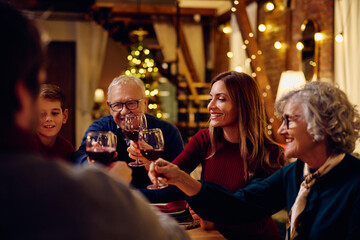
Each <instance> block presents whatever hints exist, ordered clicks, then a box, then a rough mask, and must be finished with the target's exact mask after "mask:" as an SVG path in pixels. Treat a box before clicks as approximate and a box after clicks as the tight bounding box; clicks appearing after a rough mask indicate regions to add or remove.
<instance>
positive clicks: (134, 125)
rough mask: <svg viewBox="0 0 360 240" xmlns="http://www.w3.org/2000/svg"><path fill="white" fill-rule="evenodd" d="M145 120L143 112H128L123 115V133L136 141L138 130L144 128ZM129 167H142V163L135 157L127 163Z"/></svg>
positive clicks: (145, 125)
mask: <svg viewBox="0 0 360 240" xmlns="http://www.w3.org/2000/svg"><path fill="white" fill-rule="evenodd" d="M146 127H147V122H146V116H145V114H144V113H136V114H135V113H130V114H126V115H125V123H124V134H125V135H126V136H127V137H128V138H129V139H130V140H132V141H134V142H138V136H139V131H141V130H143V129H146ZM128 165H129V166H130V167H142V166H144V164H143V163H142V162H141V161H140V160H139V159H136V161H135V162H130V163H129V164H128Z"/></svg>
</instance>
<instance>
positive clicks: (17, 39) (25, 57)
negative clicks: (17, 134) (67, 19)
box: [0, 1, 45, 129]
mask: <svg viewBox="0 0 360 240" xmlns="http://www.w3.org/2000/svg"><path fill="white" fill-rule="evenodd" d="M0 32H1V37H0V53H1V54H0V81H1V87H0V102H2V103H4V104H3V105H2V111H3V112H4V113H6V114H3V116H2V117H1V120H0V127H1V129H4V128H8V127H9V126H13V124H14V121H13V120H14V114H15V112H16V111H17V110H18V109H19V107H20V105H19V102H18V98H17V96H16V92H15V86H16V85H17V83H18V82H23V83H24V84H25V86H26V87H27V89H28V90H29V91H30V92H31V94H32V96H33V97H34V99H35V98H37V96H38V93H39V72H40V70H41V69H42V68H43V67H44V60H45V50H44V46H43V45H42V42H41V38H40V34H39V32H38V30H37V29H36V27H35V25H34V23H33V22H32V21H30V20H28V19H27V18H26V17H24V16H23V15H22V14H21V13H20V12H19V11H17V10H16V9H14V8H12V7H10V6H9V5H8V4H6V3H4V2H3V1H0Z"/></svg>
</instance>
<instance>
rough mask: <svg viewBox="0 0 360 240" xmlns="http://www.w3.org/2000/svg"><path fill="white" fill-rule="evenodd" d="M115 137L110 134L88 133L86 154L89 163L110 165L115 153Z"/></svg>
mask: <svg viewBox="0 0 360 240" xmlns="http://www.w3.org/2000/svg"><path fill="white" fill-rule="evenodd" d="M116 140H117V139H116V135H115V134H113V133H112V132H89V133H88V134H87V136H86V154H87V155H88V156H89V161H90V162H91V163H94V162H98V163H101V164H103V165H105V166H108V165H110V163H111V162H112V160H113V158H114V157H115V152H116Z"/></svg>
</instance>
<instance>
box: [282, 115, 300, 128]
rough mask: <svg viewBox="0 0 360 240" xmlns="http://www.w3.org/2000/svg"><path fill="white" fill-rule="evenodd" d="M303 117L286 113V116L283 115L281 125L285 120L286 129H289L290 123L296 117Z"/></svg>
mask: <svg viewBox="0 0 360 240" xmlns="http://www.w3.org/2000/svg"><path fill="white" fill-rule="evenodd" d="M299 117H301V116H300V115H287V114H285V115H284V116H282V117H281V125H282V124H284V122H285V126H286V129H289V123H290V122H292V121H294V120H295V119H297V118H299Z"/></svg>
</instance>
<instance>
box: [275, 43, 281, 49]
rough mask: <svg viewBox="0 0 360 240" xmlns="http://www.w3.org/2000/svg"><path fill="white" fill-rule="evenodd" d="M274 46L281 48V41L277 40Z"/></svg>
mask: <svg viewBox="0 0 360 240" xmlns="http://www.w3.org/2000/svg"><path fill="white" fill-rule="evenodd" d="M274 47H275V48H276V49H280V48H281V42H279V41H276V42H275V43H274Z"/></svg>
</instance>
